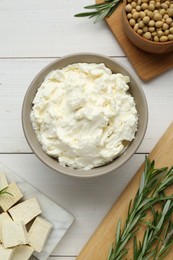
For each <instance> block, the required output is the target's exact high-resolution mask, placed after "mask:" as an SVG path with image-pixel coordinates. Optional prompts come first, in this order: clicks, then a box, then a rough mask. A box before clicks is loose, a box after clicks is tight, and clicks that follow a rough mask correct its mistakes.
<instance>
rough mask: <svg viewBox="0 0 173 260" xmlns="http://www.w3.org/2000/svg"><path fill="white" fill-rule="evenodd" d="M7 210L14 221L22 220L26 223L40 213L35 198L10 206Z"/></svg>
mask: <svg viewBox="0 0 173 260" xmlns="http://www.w3.org/2000/svg"><path fill="white" fill-rule="evenodd" d="M8 212H9V213H10V215H11V216H12V218H13V220H14V221H23V222H24V224H25V225H26V224H27V223H28V222H30V221H31V220H32V219H33V218H35V217H36V216H38V215H39V214H40V213H41V209H40V206H39V203H38V201H37V199H36V198H31V199H28V200H25V201H23V202H21V203H19V204H17V205H16V206H14V207H12V208H11V209H10V210H9V211H8Z"/></svg>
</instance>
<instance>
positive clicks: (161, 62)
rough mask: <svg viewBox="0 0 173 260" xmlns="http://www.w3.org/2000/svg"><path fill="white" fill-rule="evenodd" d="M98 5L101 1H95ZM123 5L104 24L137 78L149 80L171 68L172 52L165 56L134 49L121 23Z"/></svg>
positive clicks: (172, 61)
mask: <svg viewBox="0 0 173 260" xmlns="http://www.w3.org/2000/svg"><path fill="white" fill-rule="evenodd" d="M96 2H97V3H100V2H101V0H96ZM122 9H123V4H120V5H119V7H118V8H117V10H116V11H115V12H114V13H113V14H112V15H111V16H110V17H109V18H108V19H106V22H107V24H108V26H109V28H110V30H111V31H112V33H113V35H114V36H115V37H116V39H117V41H118V42H119V44H120V46H121V47H122V49H123V51H124V52H125V54H126V55H127V57H128V59H129V61H130V62H131V64H132V66H133V67H134V69H135V70H136V73H137V74H138V76H139V77H140V78H141V79H142V80H144V81H148V80H151V79H153V78H155V77H157V76H159V75H160V74H162V73H163V72H165V71H167V70H169V69H171V68H172V67H173V52H171V53H167V54H162V55H158V54H151V53H147V52H144V51H142V50H140V49H138V48H137V47H135V46H134V45H133V44H132V43H131V41H130V40H129V39H128V38H127V36H126V35H125V33H124V29H123V22H122Z"/></svg>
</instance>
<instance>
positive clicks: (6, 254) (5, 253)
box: [0, 245, 14, 260]
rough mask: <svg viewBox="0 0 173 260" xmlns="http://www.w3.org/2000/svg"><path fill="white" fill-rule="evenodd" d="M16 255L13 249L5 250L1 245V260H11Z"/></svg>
mask: <svg viewBox="0 0 173 260" xmlns="http://www.w3.org/2000/svg"><path fill="white" fill-rule="evenodd" d="M13 253H14V249H13V248H8V249H6V248H4V247H3V245H0V260H11V259H12V256H13Z"/></svg>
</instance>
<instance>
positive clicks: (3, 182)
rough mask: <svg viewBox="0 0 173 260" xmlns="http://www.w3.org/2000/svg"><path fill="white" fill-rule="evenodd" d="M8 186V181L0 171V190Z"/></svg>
mask: <svg viewBox="0 0 173 260" xmlns="http://www.w3.org/2000/svg"><path fill="white" fill-rule="evenodd" d="M7 186H8V182H7V179H6V176H5V174H4V173H0V190H3V189H5V188H6V187H7Z"/></svg>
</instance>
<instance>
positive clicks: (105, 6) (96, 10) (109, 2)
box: [75, 0, 122, 23]
mask: <svg viewBox="0 0 173 260" xmlns="http://www.w3.org/2000/svg"><path fill="white" fill-rule="evenodd" d="M120 2H122V0H105V1H104V2H103V3H100V4H94V5H88V6H85V7H84V8H85V9H88V10H92V11H88V12H83V13H79V14H76V15H75V17H86V16H88V17H89V18H93V17H96V19H95V20H94V23H97V22H100V21H101V20H103V19H104V18H105V17H109V16H111V14H112V13H113V12H114V11H115V9H116V8H117V6H118V5H119V3H120Z"/></svg>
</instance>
